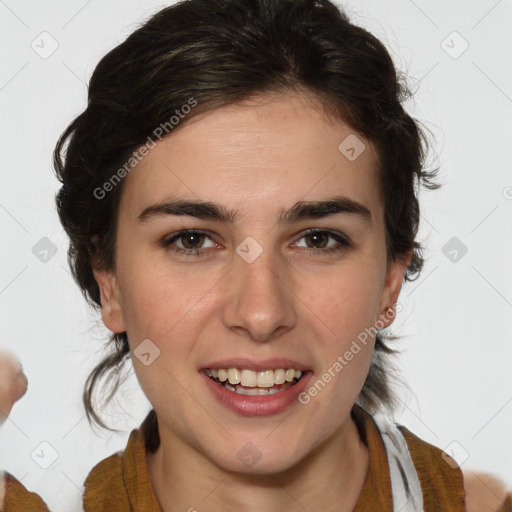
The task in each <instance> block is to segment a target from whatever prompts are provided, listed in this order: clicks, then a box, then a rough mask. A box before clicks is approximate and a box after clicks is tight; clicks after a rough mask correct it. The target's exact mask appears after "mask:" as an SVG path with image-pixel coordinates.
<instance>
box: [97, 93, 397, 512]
mask: <svg viewBox="0 0 512 512" xmlns="http://www.w3.org/2000/svg"><path fill="white" fill-rule="evenodd" d="M352 133H354V130H353V129H351V128H350V127H349V126H347V125H346V124H343V123H341V122H337V123H333V122H329V121H328V120H327V118H326V117H325V115H324V113H323V110H322V108H321V107H320V105H319V104H317V103H316V102H315V100H314V99H313V98H307V97H306V96H301V95H297V94H292V93H288V94H285V95H282V96H279V97H262V98H258V99H255V100H254V101H252V102H251V103H250V104H244V105H240V104H239V105H236V106H229V107H223V108H220V109H217V110H215V111H213V112H210V113H208V114H206V115H203V114H202V115H201V116H198V117H197V118H194V119H193V120H192V121H191V122H189V123H188V124H187V125H185V126H184V127H181V129H180V130H179V131H177V132H176V133H174V134H172V136H170V137H168V138H166V139H163V140H162V141H160V142H159V143H158V144H157V146H156V147H155V148H154V149H153V150H152V151H151V152H150V153H149V155H148V156H146V157H145V158H144V160H142V161H141V162H140V163H139V164H138V165H137V167H136V168H135V169H134V170H132V171H131V173H130V174H129V175H128V176H127V178H125V179H126V182H125V183H124V190H123V194H122V198H121V204H120V207H119V208H120V209H119V222H118V231H117V238H116V248H117V260H116V270H115V272H101V271H98V270H97V271H95V276H96V279H97V281H98V283H99V286H100V291H101V303H102V317H103V321H104V323H105V325H106V326H107V327H108V328H109V329H110V330H112V331H114V332H122V331H127V333H128V338H129V341H130V349H131V350H132V351H133V350H134V349H136V347H137V346H138V344H139V343H140V342H141V341H142V340H144V339H150V340H151V341H152V342H153V343H154V344H155V345H156V346H157V347H158V349H159V350H160V356H159V357H158V358H157V359H155V360H154V362H153V363H152V364H151V365H149V366H145V365H144V364H142V363H141V362H140V361H139V360H138V358H137V357H133V358H132V359H133V365H134V369H135V372H136V375H137V378H138V380H139V382H140V384H141V386H142V389H143V391H144V393H145V394H146V396H147V398H148V400H149V401H150V402H151V404H152V405H153V407H154V409H155V411H156V413H157V417H158V422H159V429H160V437H161V445H160V447H159V449H158V450H157V452H156V453H155V454H153V455H150V456H149V457H148V468H149V471H150V475H151V480H152V484H153V487H154V489H155V493H156V496H157V498H158V500H159V502H160V504H161V506H162V508H163V510H165V511H174V510H176V511H177V510H188V509H189V508H190V507H194V506H196V507H197V508H199V507H201V506H202V507H203V508H207V509H208V510H212V511H214V512H215V511H217V510H239V509H240V508H243V509H244V510H247V511H249V512H250V511H252V510H268V511H278V510H279V511H281V512H282V511H283V510H286V511H298V510H303V508H302V507H304V508H306V509H309V510H313V509H315V510H325V511H328V510H337V511H340V510H346V511H350V510H352V509H353V507H354V506H355V504H356V502H357V498H358V496H359V493H360V491H361V488H362V485H363V482H364V478H365V475H366V472H367V468H368V453H367V449H366V447H365V445H364V444H363V443H362V442H361V440H360V439H359V436H358V433H357V431H356V427H355V424H354V423H353V421H352V419H351V417H350V410H351V408H352V406H353V404H354V402H355V400H356V398H357V396H358V394H359V392H360V390H361V388H362V386H363V383H364V380H365V377H366V375H367V372H368V369H369V365H370V360H371V354H372V350H373V340H372V341H371V342H369V343H368V344H367V345H366V346H364V345H363V347H362V350H361V351H360V352H359V353H358V354H357V356H355V357H354V358H353V359H352V361H350V364H348V365H347V366H346V367H345V368H344V369H343V371H342V372H340V373H339V374H338V375H337V376H336V378H334V379H333V380H332V381H331V383H330V384H329V385H328V386H327V387H326V388H325V389H323V390H322V392H321V393H320V394H319V395H318V396H317V397H315V399H313V400H311V402H310V403H309V404H307V405H301V404H294V405H293V406H292V407H291V408H289V409H288V410H286V411H285V412H283V413H280V414H276V415H272V416H268V417H259V418H248V417H242V416H239V415H237V414H236V413H234V412H231V411H229V410H228V409H226V408H225V407H224V406H223V405H221V404H219V403H218V402H217V401H216V400H215V399H214V398H213V397H212V395H211V393H210V391H209V390H208V389H207V386H206V385H205V383H204V382H203V379H202V378H201V377H200V375H199V373H198V371H199V369H200V368H203V367H205V366H208V363H209V362H212V361H214V360H216V359H222V358H227V357H248V358H251V359H264V358H270V357H292V358H294V359H295V360H297V361H300V362H303V363H306V364H308V365H310V368H311V370H312V371H313V372H314V374H315V378H314V380H316V379H317V378H319V377H320V376H321V375H322V374H323V373H324V372H325V371H327V369H328V368H329V367H331V366H332V365H333V363H334V362H335V361H336V358H337V357H338V356H339V355H341V354H343V353H344V352H345V351H346V350H348V348H349V347H350V345H351V343H352V341H353V340H355V339H356V338H357V336H358V334H359V333H361V332H362V331H364V329H365V328H369V327H371V326H374V325H375V323H376V321H377V320H379V319H380V318H381V317H382V315H383V314H384V313H385V311H386V308H387V307H389V306H391V305H393V304H394V303H395V302H396V300H397V297H398V294H399V291H400V287H401V284H402V280H403V275H404V272H405V266H404V265H403V264H400V263H399V262H391V263H390V262H387V260H386V246H385V230H384V215H383V204H382V201H381V198H380V191H379V186H378V181H377V177H378V176H377V154H376V152H375V150H374V148H373V146H372V144H370V142H369V141H368V140H366V139H364V138H363V137H362V136H359V138H360V139H361V140H363V141H364V144H365V145H366V150H365V151H364V152H363V153H362V154H361V155H360V156H359V157H358V158H357V159H356V160H355V161H349V160H348V159H347V158H346V157H345V156H344V155H342V154H341V153H340V151H339V150H338V145H339V144H340V142H341V141H343V140H344V139H345V138H346V137H347V136H348V135H350V134H352ZM333 193H337V194H343V195H345V196H347V197H349V198H350V199H352V200H355V201H357V202H359V203H362V204H363V205H365V206H366V207H367V208H368V209H369V210H370V212H371V222H368V223H367V222H365V221H364V220H363V219H362V218H361V217H360V216H358V215H353V214H346V213H342V214H336V215H333V216H330V217H326V218H322V219H313V220H302V221H300V222H298V223H296V224H293V225H289V226H281V225H276V218H277V216H278V214H279V213H280V211H281V210H283V209H289V208H290V207H292V206H293V205H294V204H295V203H297V202H298V201H313V200H326V199H328V198H331V197H332V195H333ZM171 196H173V197H176V196H178V197H179V198H190V199H201V200H208V201H214V202H217V203H220V204H222V205H224V206H225V207H226V208H229V209H237V210H238V212H239V214H240V219H239V220H238V221H237V222H236V223H235V224H234V225H229V224H221V223H219V222H217V221H212V220H199V219H196V218H192V217H183V216H181V217H180V216H164V217H161V218H155V219H152V220H151V221H148V222H147V223H141V222H140V221H139V220H138V219H137V217H138V215H139V214H140V213H141V211H142V210H143V209H144V208H145V207H147V206H149V205H151V204H153V203H157V202H160V201H163V200H166V199H169V198H170V197H171ZM310 228H315V229H329V230H333V231H336V232H338V233H343V234H345V235H346V236H347V237H348V238H349V239H350V240H351V243H352V245H351V247H348V248H346V249H345V250H343V251H341V252H337V253H331V254H328V253H325V247H327V248H330V247H333V246H337V245H338V242H336V240H334V239H332V238H325V239H323V238H320V240H319V241H315V239H314V238H313V239H312V238H311V237H308V236H306V237H304V236H303V235H302V234H301V233H302V232H303V231H304V230H306V229H310ZM183 229H204V230H209V231H211V232H212V238H211V239H209V238H207V237H206V238H204V239H203V240H201V241H199V242H196V245H195V246H192V247H195V248H199V249H202V250H204V255H203V256H199V257H196V256H184V255H181V254H176V253H175V252H174V251H173V249H172V248H170V247H167V248H164V247H162V245H161V244H160V241H161V240H162V239H165V238H170V236H169V235H174V234H175V233H177V232H178V231H180V230H183ZM249 236H251V237H253V238H254V239H256V240H257V242H258V243H259V244H260V246H261V247H262V248H263V253H262V254H261V255H260V256H259V257H258V258H257V259H256V260H255V261H254V262H252V263H250V264H249V263H247V262H246V261H244V260H243V259H242V258H241V257H239V256H238V254H237V253H236V247H237V246H238V245H239V244H241V242H242V241H243V240H244V239H245V238H246V237H249ZM189 240H190V239H189V238H187V239H183V238H181V239H178V240H176V241H175V245H174V247H176V246H179V247H181V248H183V247H187V248H190V247H191V245H190V242H189ZM187 242H189V245H187V246H185V245H183V244H186V243H187ZM322 251H324V252H323V253H322ZM313 253H314V254H313ZM402 263H403V262H402ZM391 322H392V320H388V321H387V322H384V326H387V325H389V324H390V323H391ZM313 382H314V381H313ZM247 442H251V443H252V444H253V445H255V446H256V447H257V448H258V450H259V452H260V454H261V458H260V460H259V461H258V462H257V463H256V464H255V465H254V466H253V467H251V468H247V466H246V465H245V464H244V463H243V461H242V460H240V459H239V458H238V457H237V453H238V451H239V450H240V449H241V448H242V447H243V446H244V445H245V444H246V443H247ZM176 461H179V463H176ZM201 500H204V501H201ZM227 507H230V508H227Z"/></svg>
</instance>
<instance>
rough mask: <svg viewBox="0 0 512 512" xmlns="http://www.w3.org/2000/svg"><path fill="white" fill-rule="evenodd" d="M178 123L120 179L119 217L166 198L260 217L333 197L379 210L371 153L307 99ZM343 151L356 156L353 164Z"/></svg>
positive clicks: (283, 99)
mask: <svg viewBox="0 0 512 512" xmlns="http://www.w3.org/2000/svg"><path fill="white" fill-rule="evenodd" d="M181 122H182V123H184V124H183V126H181V127H180V129H179V130H177V131H176V132H175V133H171V135H170V136H168V137H166V138H164V139H162V140H161V141H159V142H157V143H156V146H155V147H154V148H153V149H151V150H150V151H149V154H148V155H147V156H145V157H144V158H143V159H142V160H141V161H140V162H139V163H138V164H137V166H136V167H134V168H133V169H132V170H131V172H130V173H129V174H128V175H127V177H126V178H125V180H126V183H124V187H123V188H124V190H123V198H122V202H121V210H122V213H121V214H122V215H128V216H129V217H130V218H133V219H135V218H136V217H137V216H138V215H139V213H140V212H141V211H142V210H143V209H144V207H146V206H148V205H149V204H151V203H156V202H161V201H164V200H166V199H167V198H169V197H170V196H173V197H176V196H179V197H186V198H191V199H196V200H199V199H200V200H212V201H215V202H218V203H221V204H226V206H231V207H235V206H238V207H240V209H241V211H244V209H249V208H251V207H252V206H254V207H259V208H260V214H261V206H262V205H266V206H267V207H268V208H267V209H268V211H270V209H276V208H280V207H288V206H290V205H291V204H294V203H296V202H297V201H300V200H304V201H309V200H311V201H314V200H318V199H322V198H324V197H331V196H333V195H346V196H348V197H350V198H351V199H353V200H355V201H358V202H361V203H363V204H366V205H367V206H368V207H369V208H370V207H371V208H372V209H378V208H379V206H380V193H379V185H378V180H377V178H378V174H377V167H378V158H377V154H376V151H375V149H374V147H373V145H372V144H371V143H370V141H368V140H367V139H365V138H364V137H363V136H362V135H360V134H357V133H356V132H355V131H354V130H353V129H352V128H351V127H350V126H348V125H347V124H345V123H343V122H341V121H340V122H333V121H332V120H330V119H329V118H327V117H326V115H325V113H324V110H323V108H322V107H321V105H320V104H319V103H318V102H317V101H315V99H314V98H311V97H305V96H303V95H298V94H286V95H282V96H279V97H265V96H263V97H258V98H255V99H253V100H251V101H250V102H245V103H243V104H236V105H229V106H226V107H221V108H218V109H216V110H213V111H210V112H207V113H203V114H200V115H197V116H195V117H193V118H192V119H190V120H188V121H187V119H186V118H185V119H184V120H183V121H181ZM345 141H348V142H345ZM340 144H341V150H340ZM351 147H354V149H355V150H356V151H357V153H356V156H357V154H358V153H359V152H360V154H359V155H358V156H357V158H355V159H353V155H354V152H353V151H352V153H351V152H350V151H349V153H347V152H346V150H347V149H349V150H350V149H351ZM363 148H364V149H363ZM349 157H350V158H349ZM267 209H266V210H267ZM123 212H124V213H123ZM376 213H377V212H376Z"/></svg>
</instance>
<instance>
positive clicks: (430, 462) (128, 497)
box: [3, 405, 512, 512]
mask: <svg viewBox="0 0 512 512" xmlns="http://www.w3.org/2000/svg"><path fill="white" fill-rule="evenodd" d="M352 417H353V418H354V421H355V422H356V425H357V427H358V430H359V435H360V436H361V439H362V440H363V442H364V443H365V444H366V445H367V447H368V451H369V454H370V463H369V467H368V472H367V475H366V479H365V482H364V485H363V489H362V491H361V494H360V496H359V500H358V502H357V505H356V507H355V509H354V512H376V511H378V512H392V496H391V481H390V476H389V470H388V464H387V456H386V451H385V448H384V444H383V441H382V438H381V436H380V433H379V431H378V429H377V426H376V424H375V422H374V421H373V418H372V417H371V415H369V414H368V413H367V412H366V411H364V410H363V409H362V408H360V407H359V406H357V405H355V406H354V408H353V410H352ZM399 428H400V431H401V432H402V434H403V436H404V438H405V440H406V442H407V445H408V447H409V451H410V454H411V458H412V461H413V463H414V466H415V468H416V471H417V472H418V478H419V480H420V483H421V487H422V490H423V503H424V509H425V512H439V511H441V510H442V511H447V512H463V511H465V510H466V508H465V505H464V496H465V493H464V485H463V476H462V472H461V470H460V468H458V467H455V468H454V467H452V466H451V465H450V464H447V463H446V462H445V460H444V459H443V458H442V456H441V454H442V451H441V450H440V449H439V448H436V447H435V446H432V445H431V444H429V443H426V442H425V441H422V440H421V439H419V438H418V437H416V436H415V435H414V434H412V433H411V432H410V431H409V430H407V429H406V428H405V427H399ZM158 443H159V439H158V427H157V424H156V415H155V413H154V410H152V411H150V413H149V414H148V416H147V417H146V418H145V420H144V421H143V422H142V424H141V426H140V427H139V428H138V429H134V430H132V432H131V433H130V437H129V439H128V443H127V445H126V449H125V450H124V452H118V453H115V454H113V455H111V456H110V457H107V458H106V459H103V460H102V461H101V462H99V463H98V464H97V465H96V466H94V467H93V469H92V470H91V471H90V473H89V475H88V476H87V478H86V480H85V484H84V493H83V506H84V510H85V512H112V511H116V512H162V510H161V508H160V506H159V504H158V501H157V499H156V496H155V493H154V491H153V488H152V486H151V481H150V478H149V473H148V466H147V462H146V451H154V450H155V449H156V447H157V446H158ZM5 476H6V497H5V503H4V509H3V512H27V511H30V512H49V509H48V507H47V506H46V504H45V503H44V501H43V500H42V499H41V497H40V496H38V495H37V494H35V493H31V492H29V491H27V489H25V487H24V486H23V485H22V484H21V483H20V482H18V481H17V480H16V479H15V478H14V477H13V476H12V475H11V474H9V473H8V472H6V473H5ZM510 510H512V497H511V496H510V494H509V495H508V496H507V498H506V500H505V501H504V502H503V505H502V507H501V508H500V512H507V511H510Z"/></svg>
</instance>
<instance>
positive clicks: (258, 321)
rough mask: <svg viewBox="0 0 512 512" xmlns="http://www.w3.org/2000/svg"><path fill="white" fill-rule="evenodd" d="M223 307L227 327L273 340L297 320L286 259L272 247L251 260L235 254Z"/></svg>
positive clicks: (258, 339) (251, 335)
mask: <svg viewBox="0 0 512 512" xmlns="http://www.w3.org/2000/svg"><path fill="white" fill-rule="evenodd" d="M229 274H230V279H229V283H228V284H227V290H228V292H227V297H226V301H225V305H224V310H223V321H224V324H225V325H226V327H227V328H228V329H230V330H233V331H239V332H238V334H243V335H244V336H246V337H248V338H250V339H252V340H254V341H259V342H266V341H271V340H274V339H275V338H276V337H278V336H281V335H282V334H283V333H285V332H287V331H288V330H290V329H292V328H293V327H294V325H295V323H296V321H297V315H296V308H295V303H296V300H297V298H296V297H295V296H294V294H293V292H292V288H293V285H292V283H291V282H290V278H289V273H288V272H287V269H286V262H284V261H283V260H282V259H279V257H278V256H276V255H275V254H273V253H272V251H270V250H263V252H262V253H261V254H260V255H259V256H258V257H257V258H256V259H255V260H254V261H252V262H251V260H250V259H248V260H246V259H244V258H243V257H241V256H239V254H238V253H237V254H236V255H235V256H234V261H233V269H232V270H231V272H230V273H229Z"/></svg>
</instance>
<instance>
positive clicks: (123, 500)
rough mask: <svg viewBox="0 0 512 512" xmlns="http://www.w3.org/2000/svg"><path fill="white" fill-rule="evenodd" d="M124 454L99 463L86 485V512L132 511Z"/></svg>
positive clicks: (118, 453)
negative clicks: (126, 482)
mask: <svg viewBox="0 0 512 512" xmlns="http://www.w3.org/2000/svg"><path fill="white" fill-rule="evenodd" d="M123 457H124V452H123V451H119V452H117V453H114V454H113V455H110V456H109V457H107V458H106V459H103V460H102V461H100V462H98V464H96V465H95V466H94V467H93V468H92V469H91V471H90V472H89V475H88V476H87V478H86V480H85V483H84V496H83V497H84V510H85V511H86V512H87V511H89V510H94V511H95V512H103V511H104V512H107V511H111V510H130V503H129V501H128V496H127V495H126V490H125V485H124V477H123Z"/></svg>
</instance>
